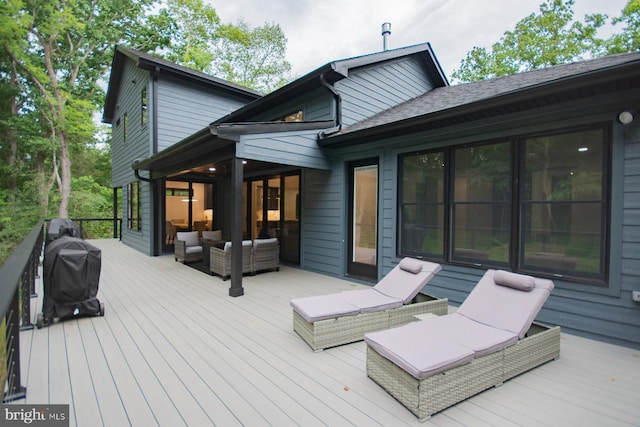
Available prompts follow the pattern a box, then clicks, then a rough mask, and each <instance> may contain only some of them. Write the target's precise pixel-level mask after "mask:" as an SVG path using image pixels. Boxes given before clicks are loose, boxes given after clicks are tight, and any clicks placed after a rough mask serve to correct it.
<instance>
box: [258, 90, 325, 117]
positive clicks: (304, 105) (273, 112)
mask: <svg viewBox="0 0 640 427" xmlns="http://www.w3.org/2000/svg"><path fill="white" fill-rule="evenodd" d="M296 111H302V113H303V117H304V121H317V120H333V119H334V118H335V107H334V101H333V97H332V95H331V93H329V91H328V90H327V89H316V90H313V91H310V92H308V93H305V94H304V95H302V96H298V97H295V98H293V99H291V100H289V101H287V102H285V103H283V104H281V105H279V106H278V107H277V108H271V109H268V110H266V111H264V112H262V113H260V114H258V115H256V116H254V117H253V118H252V121H256V122H268V121H274V120H280V119H282V118H283V117H285V116H286V115H289V114H291V113H294V112H296Z"/></svg>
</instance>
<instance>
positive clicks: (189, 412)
mask: <svg viewBox="0 0 640 427" xmlns="http://www.w3.org/2000/svg"><path fill="white" fill-rule="evenodd" d="M93 243H94V244H96V245H97V246H98V247H100V248H101V249H102V275H101V281H100V292H99V295H98V297H99V299H100V300H101V301H102V302H103V303H104V304H105V306H106V314H105V316H104V317H95V318H83V319H79V320H72V321H65V322H61V323H58V324H55V325H52V326H50V327H47V328H43V329H39V330H38V329H35V330H33V331H27V332H24V333H23V334H22V338H21V342H22V359H23V365H22V366H23V383H24V385H26V387H27V399H26V402H27V403H33V404H54V403H65V404H70V412H71V414H70V415H71V417H70V418H71V419H70V425H72V426H81V427H84V426H87V427H88V426H101V425H103V426H118V427H120V426H127V425H131V426H136V427H138V426H144V427H147V426H153V425H162V426H171V427H173V426H181V425H187V426H194V427H199V426H209V425H218V426H224V427H226V426H234V425H245V426H263V425H272V426H290V425H303V426H314V425H329V426H343V425H357V426H373V425H383V426H394V427H395V426H401V425H434V426H462V425H467V426H474V427H475V426H516V425H518V426H523V425H524V426H538V425H556V426H568V425H575V426H578V425H579V426H607V427H613V426H631V425H636V426H637V425H640V352H639V351H637V350H632V349H628V348H624V347H617V346H613V345H609V344H604V343H600V342H595V341H591V340H586V339H583V338H579V337H575V336H571V335H566V334H565V335H563V338H562V349H561V358H560V360H557V361H554V362H550V363H548V364H546V365H544V366H541V367H539V368H537V369H535V370H533V371H531V372H529V373H526V374H524V375H521V376H519V377H517V378H514V379H512V380H511V381H508V382H507V383H505V384H504V385H502V386H501V387H497V388H493V389H490V390H487V391H485V392H483V393H481V394H479V395H477V396H475V397H473V398H471V399H468V400H467V401H465V402H462V403H460V404H458V405H456V406H454V407H451V408H449V409H447V410H445V411H443V412H440V413H439V414H436V415H434V416H433V417H432V418H431V419H430V420H428V421H427V422H425V423H423V424H421V423H419V422H418V420H417V419H416V418H415V417H414V416H413V415H412V414H411V413H410V412H409V411H408V410H406V409H405V408H404V407H403V406H402V405H400V404H399V403H398V402H396V401H395V400H394V399H393V398H392V397H390V396H389V395H388V394H387V393H386V392H384V391H383V390H382V389H381V388H380V387H378V386H377V385H376V384H375V383H373V382H372V381H371V380H369V379H368V378H367V376H366V373H365V345H364V343H362V342H360V343H355V344H351V345H346V346H342V347H337V348H333V349H330V350H326V351H324V352H319V353H314V352H313V351H311V349H310V348H309V347H308V346H307V345H306V344H305V343H304V342H303V341H302V340H301V339H300V338H299V337H298V336H297V335H296V334H295V333H294V332H293V331H292V315H291V308H290V306H289V300H290V299H291V298H294V297H300V296H306V295H318V294H322V293H330V292H335V291H340V290H345V289H352V288H354V287H358V286H360V285H355V284H352V283H349V282H347V281H343V280H339V279H335V278H331V277H326V276H322V275H318V274H313V273H309V272H304V271H301V270H298V269H294V268H286V267H283V268H282V269H281V271H280V272H273V273H264V274H259V275H257V276H254V277H246V278H245V280H244V289H245V295H244V296H242V297H239V298H231V297H229V296H228V287H229V281H226V282H223V281H222V280H221V279H220V278H217V277H210V276H207V275H205V274H203V273H200V272H198V271H196V270H194V269H192V268H189V267H186V266H183V265H181V264H178V263H176V262H174V260H173V257H170V256H165V257H156V258H150V257H147V256H145V255H142V254H140V253H138V252H136V251H134V250H132V249H130V248H128V247H127V246H125V245H123V244H122V243H121V242H118V241H116V240H98V241H94V242H93ZM40 295H42V292H40ZM33 303H34V307H33V311H34V313H35V312H36V311H40V310H41V305H40V304H41V303H40V302H39V301H37V302H36V301H35V300H34V301H33ZM34 322H35V317H34ZM18 403H20V402H18Z"/></svg>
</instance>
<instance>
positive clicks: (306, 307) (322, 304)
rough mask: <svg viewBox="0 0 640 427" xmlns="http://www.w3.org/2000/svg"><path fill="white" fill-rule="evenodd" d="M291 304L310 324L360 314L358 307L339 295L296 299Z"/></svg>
mask: <svg viewBox="0 0 640 427" xmlns="http://www.w3.org/2000/svg"><path fill="white" fill-rule="evenodd" d="M290 304H291V306H292V307H293V309H294V310H295V311H297V312H298V314H300V315H301V316H302V317H303V318H304V319H305V320H306V321H307V322H309V323H313V322H316V321H318V320H325V319H332V318H334V317H341V316H353V315H356V314H358V313H359V312H360V309H359V308H358V307H356V306H354V305H352V304H349V303H348V302H346V301H345V300H343V299H341V298H339V297H338V294H329V295H318V296H312V297H305V298H295V299H292V300H291V301H290Z"/></svg>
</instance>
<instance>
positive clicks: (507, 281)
mask: <svg viewBox="0 0 640 427" xmlns="http://www.w3.org/2000/svg"><path fill="white" fill-rule="evenodd" d="M493 280H494V281H495V282H496V284H498V285H501V286H507V287H509V288H514V289H518V290H520V291H527V292H528V291H530V290H532V289H533V288H534V287H535V284H536V283H535V279H534V278H533V277H531V276H525V275H523V274H515V273H509V272H508V271H504V270H498V271H496V272H495V274H494V275H493Z"/></svg>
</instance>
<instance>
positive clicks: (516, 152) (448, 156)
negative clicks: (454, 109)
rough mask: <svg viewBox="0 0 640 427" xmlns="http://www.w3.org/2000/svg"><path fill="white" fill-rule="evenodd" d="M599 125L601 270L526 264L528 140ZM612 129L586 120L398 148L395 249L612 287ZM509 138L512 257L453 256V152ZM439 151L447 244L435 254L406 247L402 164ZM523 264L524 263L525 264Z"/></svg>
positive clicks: (404, 253) (403, 253)
mask: <svg viewBox="0 0 640 427" xmlns="http://www.w3.org/2000/svg"><path fill="white" fill-rule="evenodd" d="M589 130H592V131H601V132H602V140H601V143H602V150H603V156H602V157H603V158H602V163H601V167H602V179H601V183H600V185H601V191H602V194H601V198H600V202H599V203H601V204H602V206H601V209H600V212H601V219H600V230H601V232H602V233H604V237H603V239H602V240H601V242H600V254H601V255H600V264H601V267H600V270H601V271H599V272H597V273H594V274H589V273H585V272H582V271H576V272H574V274H566V273H567V272H564V271H563V274H556V273H551V272H549V271H548V270H547V271H543V270H538V269H536V268H532V266H531V265H524V258H523V259H520V257H521V254H523V253H524V252H523V251H524V246H523V245H524V243H525V242H524V239H523V234H522V233H524V232H525V231H526V229H525V225H524V223H523V215H524V212H525V210H524V209H525V204H526V203H524V202H523V200H522V197H523V192H524V186H525V180H524V173H525V171H524V169H525V158H524V155H525V153H524V151H525V143H526V141H527V140H531V139H533V138H538V137H544V136H562V135H566V134H571V133H579V132H584V131H589ZM612 139H613V132H612V126H611V123H606V122H605V123H596V124H589V125H584V126H575V127H569V128H562V129H554V130H548V131H540V132H534V133H526V134H525V133H523V134H516V135H511V136H508V137H501V138H497V139H492V140H484V141H482V140H481V141H477V142H473V143H464V144H457V145H450V146H440V147H435V148H432V149H425V150H418V151H416V150H414V151H410V152H405V153H399V154H398V156H397V171H398V172H397V173H398V178H397V186H398V197H397V202H396V212H397V215H396V217H397V218H396V253H397V256H399V257H403V256H412V257H417V258H420V259H428V260H432V261H435V262H446V263H448V264H451V265H460V266H465V267H476V268H478V267H480V268H509V269H510V270H511V271H514V272H521V273H526V274H534V275H536V276H538V277H549V278H552V279H562V280H565V281H568V282H574V283H578V284H588V285H596V286H599V287H601V288H609V275H610V264H611V253H610V246H611V238H612V230H611V208H612V207H611V186H612V181H613V177H612V168H613V165H612V161H613V152H612V151H613V141H612ZM505 142H508V143H510V144H511V145H510V148H511V158H510V176H511V179H512V185H511V198H510V201H509V203H510V205H511V218H510V222H511V224H510V250H509V251H508V254H509V259H508V261H507V263H506V264H505V263H501V262H493V261H491V260H476V259H460V258H457V259H454V256H453V250H454V242H453V240H452V239H453V238H454V232H453V229H454V227H455V224H454V218H453V204H454V194H453V191H454V176H455V156H454V154H453V153H454V152H455V150H457V149H461V148H464V147H473V146H483V145H490V144H499V143H505ZM436 152H444V158H445V165H444V167H445V171H444V175H445V179H444V181H443V188H442V191H443V192H444V210H445V212H444V223H445V224H444V227H445V228H444V234H445V235H444V245H443V246H444V247H443V252H442V254H441V256H434V254H429V253H419V252H418V253H416V252H414V251H411V250H407V249H409V248H406V247H404V242H403V240H402V239H403V237H402V230H403V226H404V224H403V220H404V219H403V215H404V214H403V212H404V211H403V209H404V208H405V206H406V205H407V203H405V202H404V200H403V199H404V191H405V189H404V173H405V171H404V170H403V161H404V159H406V158H410V157H412V156H420V155H425V154H429V153H436ZM565 203H572V204H573V203H583V202H582V201H565ZM521 265H522V267H521Z"/></svg>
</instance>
